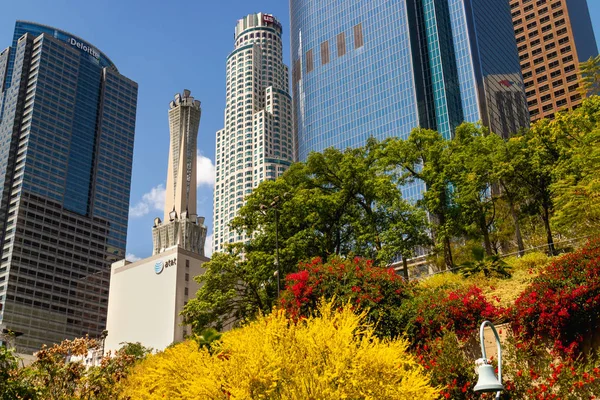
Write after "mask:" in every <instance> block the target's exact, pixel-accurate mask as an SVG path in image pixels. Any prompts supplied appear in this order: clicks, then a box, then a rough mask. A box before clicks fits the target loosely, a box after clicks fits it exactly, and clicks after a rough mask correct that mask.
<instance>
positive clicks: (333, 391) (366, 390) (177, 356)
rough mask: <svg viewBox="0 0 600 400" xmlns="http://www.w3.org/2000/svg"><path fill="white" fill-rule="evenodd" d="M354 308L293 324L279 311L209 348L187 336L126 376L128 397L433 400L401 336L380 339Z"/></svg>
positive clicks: (328, 307) (325, 310) (324, 308)
mask: <svg viewBox="0 0 600 400" xmlns="http://www.w3.org/2000/svg"><path fill="white" fill-rule="evenodd" d="M364 319H365V314H364V313H362V314H359V315H357V314H355V313H354V312H353V311H352V310H350V309H349V307H346V308H345V309H342V310H335V309H334V308H333V306H332V304H331V303H325V304H322V305H321V306H320V307H319V311H318V315H317V316H314V317H311V318H308V319H305V320H302V321H300V322H297V323H296V322H294V321H292V320H290V319H288V318H287V317H286V316H285V314H284V313H283V312H282V311H280V310H276V311H274V312H273V313H271V314H270V315H267V316H262V317H259V318H258V319H257V320H256V321H254V322H252V323H249V324H248V325H246V326H244V327H242V328H239V329H235V330H233V331H230V332H226V333H225V334H224V335H223V337H222V339H221V341H220V342H218V343H217V344H216V345H214V346H213V348H212V349H211V350H212V354H211V351H209V350H207V349H206V348H201V349H199V348H198V345H197V344H196V343H195V342H193V341H187V342H184V343H181V344H179V345H176V346H174V347H172V348H169V349H167V350H165V351H164V352H162V353H159V354H156V355H151V356H149V357H148V358H147V359H146V360H144V361H143V362H141V363H140V364H138V365H137V366H136V367H135V368H134V370H133V371H132V372H131V374H130V375H129V377H128V378H127V381H126V382H125V387H124V393H125V394H126V396H129V398H131V399H215V400H216V399H285V400H288V399H289V400H307V399H313V400H329V399H331V400H334V399H335V400H339V399H352V400H359V399H365V400H367V399H372V400H375V399H377V400H386V399H390V400H391V399H398V400H404V399H406V400H409V399H410V400H412V399H414V398H419V399H425V400H427V399H436V398H438V394H439V391H438V390H437V389H436V388H433V387H432V386H431V385H430V383H429V377H428V376H427V375H426V373H425V371H424V369H423V368H422V367H421V366H420V365H419V364H418V363H417V362H416V360H415V359H414V357H413V356H411V355H410V354H409V353H407V350H406V349H407V343H406V341H405V340H404V339H398V340H393V341H388V340H381V339H378V338H376V337H375V336H374V334H373V329H372V327H371V326H369V325H367V324H365V322H364Z"/></svg>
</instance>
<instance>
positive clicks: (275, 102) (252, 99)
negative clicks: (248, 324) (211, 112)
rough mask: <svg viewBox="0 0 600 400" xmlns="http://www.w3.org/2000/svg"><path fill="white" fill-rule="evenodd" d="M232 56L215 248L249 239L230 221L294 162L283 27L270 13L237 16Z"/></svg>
mask: <svg viewBox="0 0 600 400" xmlns="http://www.w3.org/2000/svg"><path fill="white" fill-rule="evenodd" d="M234 43H235V49H234V50H233V51H232V52H231V53H230V54H229V56H228V57H227V70H226V71H227V72H226V87H227V94H226V104H225V126H224V128H223V129H222V130H220V131H218V132H217V138H216V163H215V166H216V177H215V195H214V219H213V220H214V242H213V250H214V251H222V250H223V249H224V246H225V245H226V244H227V243H234V242H240V241H245V240H247V238H246V237H245V236H243V235H238V234H237V232H234V231H230V229H229V227H228V224H229V222H230V221H231V220H232V219H233V218H234V217H235V216H236V214H237V210H239V209H240V208H241V207H242V205H243V204H244V198H245V197H246V196H247V195H248V194H250V193H252V190H253V189H254V188H256V187H257V186H258V184H259V183H260V182H262V181H264V180H269V179H270V180H274V179H276V178H277V177H278V176H279V175H281V174H282V173H283V172H284V171H285V170H287V168H288V167H289V166H290V165H291V162H292V161H293V154H294V152H293V149H294V137H293V129H292V108H291V107H292V106H291V96H290V94H289V83H288V79H289V78H288V75H289V74H288V67H287V66H286V65H285V64H283V55H282V27H281V24H280V23H279V21H278V20H277V19H276V18H275V17H274V16H272V15H270V14H263V13H258V14H251V15H248V16H246V17H244V18H242V19H241V20H239V21H238V23H237V25H236V28H235V36H234Z"/></svg>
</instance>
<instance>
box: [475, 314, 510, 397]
mask: <svg viewBox="0 0 600 400" xmlns="http://www.w3.org/2000/svg"><path fill="white" fill-rule="evenodd" d="M486 325H489V327H490V328H491V329H492V332H494V336H495V338H496V344H497V345H498V378H496V374H495V373H494V366H493V365H492V364H491V362H490V361H489V360H488V359H487V356H486V354H485V342H484V329H485V326H486ZM479 340H480V342H481V355H482V358H480V359H479V360H477V361H475V365H476V366H477V367H478V373H479V380H478V381H477V385H475V387H474V388H473V390H474V391H475V392H476V393H492V392H497V393H496V399H499V398H500V393H501V392H502V390H504V386H503V385H502V347H501V345H500V336H498V332H497V331H496V327H495V326H494V324H492V323H491V322H490V321H484V322H483V323H482V324H481V327H480V328H479Z"/></svg>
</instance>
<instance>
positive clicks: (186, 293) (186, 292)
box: [183, 288, 190, 296]
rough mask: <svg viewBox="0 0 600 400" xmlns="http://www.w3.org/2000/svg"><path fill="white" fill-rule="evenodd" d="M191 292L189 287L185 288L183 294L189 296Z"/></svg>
mask: <svg viewBox="0 0 600 400" xmlns="http://www.w3.org/2000/svg"><path fill="white" fill-rule="evenodd" d="M189 292H190V291H189V289H188V288H184V289H183V294H184V295H186V296H187V295H188V294H190V293H189Z"/></svg>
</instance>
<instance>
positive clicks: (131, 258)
mask: <svg viewBox="0 0 600 400" xmlns="http://www.w3.org/2000/svg"><path fill="white" fill-rule="evenodd" d="M125 259H126V260H127V261H131V262H136V261H139V260H141V258H140V257H138V256H136V255H135V254H132V253H127V255H126V256H125Z"/></svg>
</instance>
